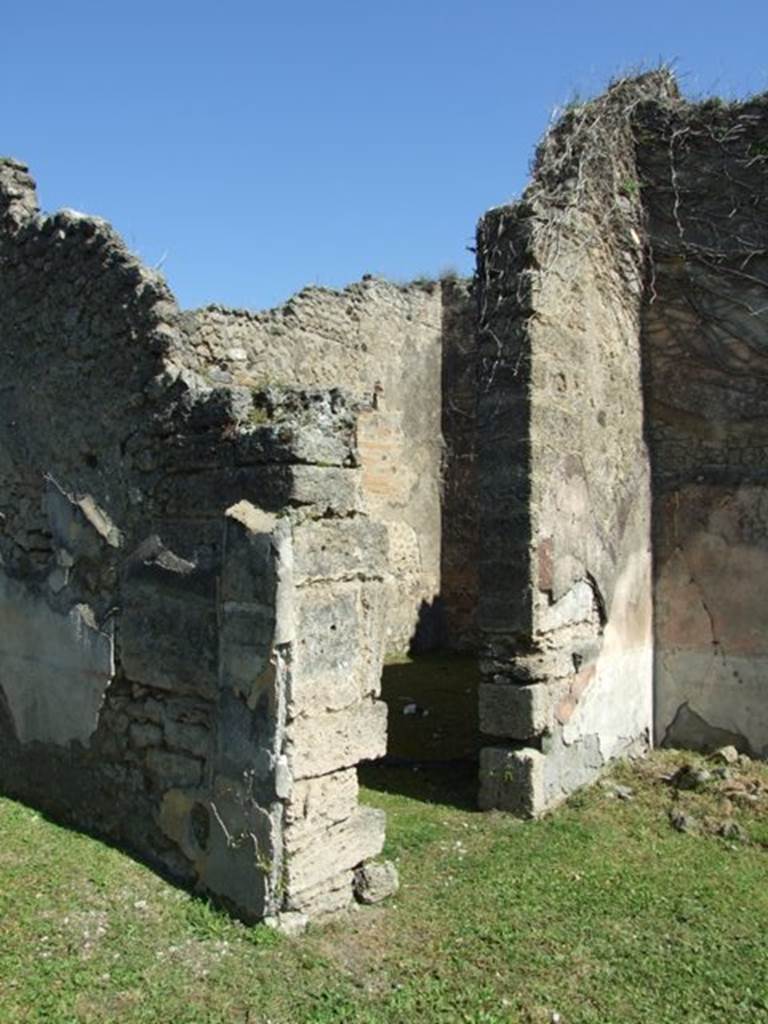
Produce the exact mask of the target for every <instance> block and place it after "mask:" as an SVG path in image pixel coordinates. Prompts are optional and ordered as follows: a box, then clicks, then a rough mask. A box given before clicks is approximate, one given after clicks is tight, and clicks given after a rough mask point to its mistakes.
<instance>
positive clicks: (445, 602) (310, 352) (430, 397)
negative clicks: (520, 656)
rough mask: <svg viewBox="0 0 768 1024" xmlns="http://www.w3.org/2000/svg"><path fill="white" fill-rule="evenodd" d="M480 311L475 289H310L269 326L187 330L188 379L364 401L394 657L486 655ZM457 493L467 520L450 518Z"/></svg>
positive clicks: (247, 316)
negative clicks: (413, 653) (477, 556)
mask: <svg viewBox="0 0 768 1024" xmlns="http://www.w3.org/2000/svg"><path fill="white" fill-rule="evenodd" d="M473 309H474V303H473V300H472V297H471V295H470V294H469V289H468V285H467V283H466V282H462V281H459V280H453V279H449V280H446V281H445V282H442V283H440V282H434V281H430V282H425V283H415V284H411V285H407V286H398V285H395V284H391V283H389V282H387V281H383V280H379V279H376V278H372V277H369V278H365V279H363V280H362V281H361V282H360V283H358V284H353V285H350V286H349V287H347V288H345V289H343V290H342V291H334V290H331V289H328V288H319V287H313V288H306V289H304V290H303V291H302V292H299V294H298V295H296V296H294V297H293V298H292V299H290V300H289V301H288V302H287V303H286V304H285V305H283V306H281V307H279V308H277V309H273V310H268V311H266V312H249V311H246V310H227V309H222V308H220V307H208V308H207V309H202V310H197V311H194V312H192V313H188V314H185V318H184V324H185V329H186V332H187V334H188V337H189V339H190V345H189V351H190V354H193V362H191V363H190V365H192V366H194V367H195V368H204V372H205V373H206V374H207V375H208V377H209V379H210V380H211V381H212V382H219V383H227V384H229V383H241V384H247V385H248V386H263V385H264V384H265V383H275V382H276V383H278V384H281V385H291V386H299V387H315V388H317V387H319V388H334V387H343V388H344V389H345V390H346V391H347V392H348V393H349V394H350V395H353V396H354V397H355V400H356V402H357V404H358V405H359V408H360V416H359V420H358V443H359V449H360V457H361V461H362V468H363V493H364V496H365V499H366V507H367V509H368V510H369V512H370V514H371V515H373V516H375V517H376V518H377V519H379V520H380V521H381V522H383V523H384V524H385V525H386V528H387V533H388V540H389V551H390V555H389V568H390V571H391V580H390V583H389V618H388V628H387V650H388V652H389V653H400V652H402V651H407V650H408V649H409V648H413V649H416V650H424V649H431V648H435V647H441V646H449V647H453V648H466V647H471V646H472V644H473V643H474V641H475V633H474V607H475V604H476V597H477V584H476V578H475V577H474V576H473V572H472V568H471V567H472V565H473V554H474V552H473V547H472V546H473V544H474V543H476V541H475V529H476V528H475V517H474V502H473V493H474V492H473V491H472V490H471V489H470V488H469V487H468V486H466V484H467V483H468V481H469V476H468V474H471V464H472V459H473V453H474V447H473V425H474V423H473V416H472V411H473V404H474V379H475V378H474V370H473V364H472V359H473V356H474V351H473V349H474V346H473ZM459 493H460V494H461V501H462V503H463V515H462V517H461V518H460V519H459V518H457V517H454V516H452V515H446V513H445V504H446V502H447V504H448V505H451V504H452V503H454V504H455V502H456V499H457V496H458V495H459ZM452 507H453V506H452ZM455 524H461V525H455Z"/></svg>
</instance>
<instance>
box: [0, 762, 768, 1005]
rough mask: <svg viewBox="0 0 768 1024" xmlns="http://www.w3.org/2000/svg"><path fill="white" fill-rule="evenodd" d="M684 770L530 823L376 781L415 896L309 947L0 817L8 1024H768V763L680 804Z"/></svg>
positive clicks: (431, 787) (21, 814)
mask: <svg viewBox="0 0 768 1024" xmlns="http://www.w3.org/2000/svg"><path fill="white" fill-rule="evenodd" d="M681 759H682V755H675V754H669V753H667V754H657V755H654V757H653V758H651V759H649V760H646V761H642V762H637V763H636V764H635V765H633V766H623V767H620V768H618V769H616V770H615V771H614V773H613V775H612V776H611V778H612V779H614V780H616V781H618V782H620V783H622V784H624V785H626V786H629V787H631V788H632V790H633V796H632V799H630V800H622V799H618V798H617V797H616V795H615V794H614V791H613V790H612V789H611V788H609V787H606V786H605V785H603V786H600V785H598V786H596V787H594V788H593V789H592V790H590V791H586V792H582V793H579V794H577V795H576V796H575V797H574V798H573V799H572V800H571V801H570V802H569V803H568V804H567V805H566V806H565V807H563V808H561V809H560V810H559V811H557V812H556V813H555V814H552V815H551V816H549V817H548V818H546V819H544V820H542V821H539V822H534V823H528V824H518V823H515V822H514V821H512V820H511V819H509V818H506V817H504V816H502V815H496V814H487V815H480V814H478V813H476V812H475V811H473V810H471V793H472V789H473V783H472V779H471V778H470V777H468V776H467V775H466V774H464V773H462V770H461V769H459V768H456V767H453V768H449V769H447V770H441V771H440V774H437V770H436V769H423V770H422V771H419V772H414V771H413V770H412V769H409V768H387V769H375V770H374V769H368V770H367V772H366V781H367V783H368V788H366V790H365V798H366V800H367V801H368V802H369V803H373V804H376V805H378V806H381V807H384V808H385V809H386V810H387V811H388V813H389V821H390V825H389V840H388V843H389V850H388V853H389V855H390V856H392V857H394V858H395V859H396V860H397V862H398V865H399V868H400V873H401V878H402V889H401V893H400V895H399V896H398V897H397V898H396V899H395V900H394V901H393V902H391V903H390V904H389V905H387V906H384V907H378V908H373V909H368V910H361V911H359V912H357V913H351V914H349V915H348V916H347V917H346V918H345V919H343V920H339V921H337V922H334V923H332V924H330V925H326V926H323V927H319V926H318V927H314V928H312V929H310V931H309V933H308V934H307V935H306V936H304V937H302V938H300V939H286V938H282V937H279V936H276V935H274V934H273V933H272V932H270V931H268V930H266V929H264V928H261V927H259V928H254V929H250V930H249V929H246V928H244V927H242V926H240V925H238V924H236V923H233V922H231V921H230V920H228V919H227V918H226V917H224V916H222V915H220V914H218V913H217V912H215V911H213V910H212V909H210V907H209V906H208V905H207V904H206V903H204V902H202V901H200V900H197V899H194V898H192V897H190V896H188V895H187V894H185V893H183V892H179V891H177V890H175V889H173V888H172V887H169V886H168V885H167V884H166V883H164V882H162V881H161V880H160V879H158V878H157V877H155V876H154V875H153V874H152V873H151V872H149V871H148V870H146V869H145V868H144V867H141V866H139V865H137V864H136V863H134V862H133V861H132V860H130V859H129V858H127V857H125V856H124V855H122V854H120V853H119V852H118V851H116V850H113V849H109V848H108V847H105V846H102V845H100V844H99V843H97V842H95V841H93V840H91V839H89V838H86V837H84V836H81V835H77V834H75V833H72V832H68V831H66V830H64V829H61V828H58V827H56V826H54V825H52V824H50V823H49V822H47V821H45V820H44V819H42V818H41V817H40V816H39V815H38V814H36V813H35V812H33V811H31V810H29V809H28V808H26V807H23V806H21V805H19V804H16V803H13V802H11V801H7V800H6V801H0V1021H2V1022H3V1024H6V1022H13V1024H17V1022H18V1024H22V1022H32V1021H35V1022H36V1021H52V1022H57V1024H59V1022H69V1021H72V1022H74V1021H77V1022H96V1021H98V1022H106V1021H110V1022H111V1021H120V1022H121V1024H132V1022H140V1021H141V1022H150V1021H151V1022H156V1021H162V1022H168V1024H186V1022H189V1024H192V1022H194V1024H199V1022H224V1021H226V1022H241V1024H247V1022H252V1024H256V1022H264V1024H267V1022H272V1024H302V1022H314V1024H347V1022H359V1024H385V1022H386V1024H400V1022H402V1024H406V1022H407V1024H412V1022H418V1024H429V1022H446V1024H447V1022H451V1024H453V1022H467V1024H470V1022H471V1024H501V1022H505V1024H506V1022H516V1021H520V1022H530V1024H537V1022H542V1024H543V1022H549V1021H552V1020H557V1019H558V1018H557V1016H553V1014H555V1015H556V1014H559V1015H560V1019H561V1020H562V1022H563V1024H576V1022H581V1024H586V1022H595V1024H598V1022H599V1024H612V1022H617V1024H618V1022H622V1024H633V1022H641V1021H642V1022H648V1024H665V1022H670V1024H672V1022H674V1024H681V1022H701V1024H705V1022H706V1024H713V1022H721V1021H722V1022H724V1024H725V1022H728V1024H732V1022H753V1021H754V1022H765V1021H768V949H767V947H766V936H768V884H767V883H768V810H767V808H768V796H767V795H766V794H768V767H766V766H756V765H749V764H747V765H744V766H742V767H741V768H740V769H738V770H737V771H735V772H734V775H735V778H731V779H729V780H728V779H727V780H722V779H713V780H712V781H710V782H708V783H706V784H705V785H704V789H703V792H701V793H699V792H679V793H678V791H677V790H675V789H674V788H673V787H671V786H670V785H669V783H668V782H665V781H664V780H663V778H662V776H664V775H667V774H669V773H670V772H671V771H673V770H674V768H675V766H676V765H677V764H678V763H680V762H681ZM689 760H691V759H690V758H689ZM696 763H703V762H700V761H696ZM374 786H375V788H373V787H374ZM728 787H730V789H729V790H728V792H726V791H725V790H726V789H727V788H728ZM673 807H674V808H677V809H682V810H683V811H684V812H685V813H686V814H687V815H688V816H689V817H690V816H691V815H693V816H694V817H695V819H696V821H695V822H694V823H691V822H690V821H689V822H688V824H689V825H691V827H692V828H693V829H694V831H691V832H678V831H676V830H675V829H674V828H673V827H672V826H671V824H670V820H669V811H670V809H671V808H673ZM724 818H735V819H736V820H737V821H738V822H739V823H740V825H741V827H742V828H743V830H744V835H743V837H742V838H737V839H724V838H720V837H718V836H717V835H716V834H715V833H716V831H717V828H718V827H719V825H720V823H721V821H722V820H724Z"/></svg>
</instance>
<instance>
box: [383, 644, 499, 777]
mask: <svg viewBox="0 0 768 1024" xmlns="http://www.w3.org/2000/svg"><path fill="white" fill-rule="evenodd" d="M479 685H480V668H479V666H478V663H477V658H476V657H473V656H472V655H461V654H456V653H455V652H449V653H448V654H445V653H442V652H439V653H435V654H421V655H418V656H417V657H410V656H408V655H403V656H401V657H399V658H397V659H393V660H391V661H388V662H387V663H386V664H385V666H384V673H383V675H382V678H381V697H382V700H383V701H385V703H386V704H387V707H388V708H389V718H388V721H387V756H388V757H389V758H391V759H392V760H406V761H450V760H453V759H456V758H458V759H461V758H472V757H476V756H477V753H478V751H479V750H480V747H481V746H482V744H481V741H480V726H479V723H478V712H477V709H478V703H479V701H478V695H477V694H478V687H479Z"/></svg>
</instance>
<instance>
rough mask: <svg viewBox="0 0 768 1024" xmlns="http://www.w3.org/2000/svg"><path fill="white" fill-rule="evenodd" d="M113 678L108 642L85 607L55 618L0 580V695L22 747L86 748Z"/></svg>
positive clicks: (35, 600)
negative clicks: (73, 745) (34, 744)
mask: <svg viewBox="0 0 768 1024" xmlns="http://www.w3.org/2000/svg"><path fill="white" fill-rule="evenodd" d="M113 674H114V641H113V638H112V636H111V635H109V634H108V633H104V632H102V631H101V630H99V629H97V628H96V625H95V623H94V621H93V613H92V611H91V609H90V608H89V607H88V606H87V605H76V606H75V607H74V608H72V609H71V610H70V612H69V614H67V615H64V614H61V613H59V612H55V611H53V610H52V609H51V608H49V607H48V605H47V604H46V602H45V600H44V599H43V598H42V597H38V596H36V595H35V594H33V593H32V592H31V591H30V590H28V589H27V588H26V587H24V586H22V585H21V584H20V583H17V582H16V581H15V580H12V579H9V578H8V577H6V576H3V575H1V574H0V687H2V690H3V692H4V694H5V698H6V700H7V702H8V706H9V708H10V711H11V716H12V718H13V724H14V728H15V730H16V735H17V736H18V738H19V741H20V742H21V743H32V742H34V741H35V740H37V741H39V742H41V743H54V744H57V745H58V746H67V745H68V744H69V743H71V742H72V741H74V740H77V741H79V742H80V743H83V744H85V745H87V744H88V742H89V740H90V738H91V736H92V735H93V732H94V731H95V729H96V726H97V724H98V717H99V711H100V709H101V705H102V702H103V700H104V694H105V692H106V689H107V687H108V686H109V684H110V681H111V679H112V676H113Z"/></svg>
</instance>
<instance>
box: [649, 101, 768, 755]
mask: <svg viewBox="0 0 768 1024" xmlns="http://www.w3.org/2000/svg"><path fill="white" fill-rule="evenodd" d="M638 131H640V132H642V133H644V135H645V138H646V139H647V140H648V144H647V145H646V146H645V147H644V148H643V149H642V150H641V160H640V167H641V173H642V176H643V181H644V190H643V192H644V202H645V204H646V206H647V209H648V231H649V238H650V243H651V245H652V247H653V251H654V274H653V278H652V280H651V282H650V287H649V292H648V300H647V302H646V305H645V310H644V323H643V347H644V358H645V364H646V365H645V389H646V407H647V418H648V429H649V439H650V444H651V451H652V461H653V481H654V482H653V489H654V551H655V643H656V655H655V674H656V680H655V694H656V712H655V718H656V736H657V740H658V742H663V743H670V744H674V745H680V746H692V747H699V748H705V749H706V748H710V747H714V746H719V745H722V744H723V743H726V742H728V743H734V744H735V745H736V746H737V747H738V748H739V749H741V750H743V751H745V752H747V753H750V754H752V755H755V756H766V753H768V694H767V692H766V687H765V679H766V672H767V671H768V629H767V628H766V627H768V619H766V606H765V601H764V599H763V595H764V593H765V590H766V586H768V520H767V519H766V509H768V491H767V490H766V486H767V485H768V460H767V459H766V442H768V429H767V428H766V423H767V422H768V399H767V398H766V388H765V384H766V380H767V379H768V350H767V349H766V339H767V338H768V261H766V258H765V255H764V252H765V250H766V248H767V247H768V230H767V229H766V221H765V217H764V215H763V214H762V213H761V212H760V211H761V210H762V209H763V207H764V205H765V203H766V201H768V200H767V199H766V195H767V185H766V162H765V158H764V157H761V156H760V153H761V152H762V149H761V146H762V144H763V141H764V139H765V138H766V135H767V134H768V104H766V102H765V100H764V98H762V99H758V100H756V101H754V102H751V103H746V104H741V105H734V106H731V107H728V106H725V105H717V104H706V103H705V104H702V105H698V106H689V105H686V104H682V103H681V104H678V105H677V106H673V107H671V108H666V109H663V110H656V111H653V110H649V111H647V112H645V113H644V115H643V116H642V117H641V119H640V122H639V127H638ZM651 140H653V143H651Z"/></svg>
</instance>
